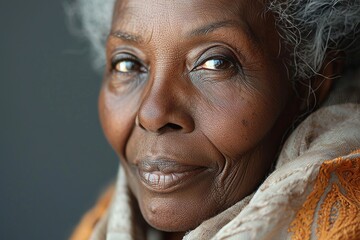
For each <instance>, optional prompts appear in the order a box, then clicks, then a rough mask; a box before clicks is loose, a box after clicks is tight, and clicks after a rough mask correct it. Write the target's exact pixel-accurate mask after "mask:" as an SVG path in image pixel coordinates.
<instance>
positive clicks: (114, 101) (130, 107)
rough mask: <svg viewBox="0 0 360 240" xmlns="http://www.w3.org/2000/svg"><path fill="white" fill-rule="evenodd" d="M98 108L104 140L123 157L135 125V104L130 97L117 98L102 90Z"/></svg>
mask: <svg viewBox="0 0 360 240" xmlns="http://www.w3.org/2000/svg"><path fill="white" fill-rule="evenodd" d="M98 107H99V117H100V122H101V126H102V128H103V131H104V134H105V137H106V139H107V140H108V142H109V143H110V145H111V146H112V148H113V149H114V150H115V152H116V153H117V154H119V155H120V156H121V157H124V154H123V153H124V149H125V145H126V141H127V139H128V136H129V135H130V133H131V130H132V128H133V126H134V123H135V111H134V109H136V106H135V103H134V102H133V101H131V96H127V97H117V96H115V95H114V94H112V93H111V92H109V91H108V90H107V89H102V90H101V92H100V95H99V104H98Z"/></svg>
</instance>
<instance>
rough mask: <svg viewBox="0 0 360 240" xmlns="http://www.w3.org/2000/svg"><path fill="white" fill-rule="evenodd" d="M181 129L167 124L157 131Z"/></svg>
mask: <svg viewBox="0 0 360 240" xmlns="http://www.w3.org/2000/svg"><path fill="white" fill-rule="evenodd" d="M181 129H182V127H181V126H180V125H178V124H175V123H167V124H166V125H165V126H163V127H162V128H160V129H159V131H160V132H161V131H166V130H181Z"/></svg>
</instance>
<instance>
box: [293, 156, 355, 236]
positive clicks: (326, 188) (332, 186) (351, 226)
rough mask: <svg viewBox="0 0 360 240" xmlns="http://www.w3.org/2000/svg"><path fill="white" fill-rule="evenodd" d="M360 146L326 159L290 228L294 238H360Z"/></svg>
mask: <svg viewBox="0 0 360 240" xmlns="http://www.w3.org/2000/svg"><path fill="white" fill-rule="evenodd" d="M359 154H360V150H357V151H355V152H353V153H352V154H350V155H349V156H346V157H341V158H337V159H334V160H330V161H325V162H324V163H323V164H322V165H321V168H320V171H319V175H318V176H317V179H316V183H315V185H314V189H313V191H312V192H311V193H310V195H309V196H308V197H307V200H306V201H305V203H304V204H303V206H302V208H301V209H300V210H299V211H298V212H297V215H296V217H295V219H294V220H293V222H292V223H291V226H290V228H289V231H290V232H292V233H293V235H292V239H293V240H303V239H310V238H311V236H313V237H315V236H316V239H333V240H336V239H339V240H340V239H347V240H355V239H360V156H359Z"/></svg>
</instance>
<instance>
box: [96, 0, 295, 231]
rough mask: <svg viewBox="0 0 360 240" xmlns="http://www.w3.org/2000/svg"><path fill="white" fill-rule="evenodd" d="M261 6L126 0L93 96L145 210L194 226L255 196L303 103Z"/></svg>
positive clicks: (148, 217) (158, 218)
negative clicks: (105, 64) (99, 82)
mask: <svg viewBox="0 0 360 240" xmlns="http://www.w3.org/2000/svg"><path fill="white" fill-rule="evenodd" d="M279 43H280V38H279V35H278V34H277V31H276V28H275V24H274V19H273V17H272V16H271V15H270V14H269V13H267V14H265V13H264V5H263V3H261V2H260V1H252V0H237V1H230V0H226V1H221V0H216V1H215V0H186V1H180V0H171V1H168V0H160V1H158V0H156V1H155V0H122V1H118V2H117V4H116V6H115V12H114V17H113V23H112V28H111V33H110V35H109V38H108V42H107V48H106V51H107V67H106V71H105V75H104V80H103V84H102V88H101V92H100V97H99V114H100V119H101V123H102V126H103V129H104V133H105V135H106V137H107V139H108V141H109V143H110V144H111V146H112V147H113V149H114V150H115V151H116V153H117V154H118V156H119V158H120V160H121V165H122V167H123V168H124V169H125V171H126V174H127V179H128V183H129V188H130V190H131V192H132V193H133V195H134V197H135V199H137V201H138V204H139V209H140V211H141V215H142V216H143V218H144V219H145V221H146V222H147V223H148V224H149V225H151V226H152V227H154V228H156V229H158V230H161V231H165V232H178V233H179V234H178V235H177V236H179V237H181V236H183V232H185V231H188V230H191V229H194V228H196V227H197V226H198V225H199V224H200V223H201V222H203V221H204V220H206V219H208V218H210V217H212V216H214V215H216V214H217V213H219V212H221V211H223V210H225V209H226V208H228V207H230V206H232V205H234V204H235V203H236V202H238V201H240V200H241V199H243V198H244V197H245V196H247V195H249V194H250V193H252V192H253V191H254V190H255V189H256V188H257V187H258V185H259V184H260V183H261V182H262V180H263V179H264V178H265V176H266V174H267V173H268V172H269V169H270V167H271V164H272V163H273V161H274V158H275V157H276V154H277V152H278V150H279V148H280V147H281V146H280V145H281V140H282V138H283V136H284V133H285V132H286V130H287V129H288V127H289V126H290V125H291V123H292V121H293V119H294V118H295V117H296V116H297V115H298V114H299V111H300V107H301V105H302V103H301V101H300V100H299V99H298V98H297V97H296V94H294V92H293V90H292V85H291V81H290V80H289V79H288V76H287V71H286V68H285V66H284V64H283V63H282V59H283V57H284V56H283V55H284V54H285V53H283V52H282V51H281V49H280V44H279Z"/></svg>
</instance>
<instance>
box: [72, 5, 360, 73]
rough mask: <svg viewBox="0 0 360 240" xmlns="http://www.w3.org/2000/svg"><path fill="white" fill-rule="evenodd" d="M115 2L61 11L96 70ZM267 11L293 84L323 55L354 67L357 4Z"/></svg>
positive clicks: (359, 29)
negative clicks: (342, 57)
mask: <svg viewBox="0 0 360 240" xmlns="http://www.w3.org/2000/svg"><path fill="white" fill-rule="evenodd" d="M115 1H116V0H75V2H73V3H72V4H70V5H68V6H67V8H66V10H67V13H68V15H69V16H70V18H71V19H74V16H76V17H77V18H78V19H79V20H80V24H81V25H80V33H81V35H83V36H85V37H86V38H87V39H88V40H89V41H90V44H91V46H92V49H93V50H94V51H93V53H94V59H95V60H94V64H95V66H96V67H100V66H101V65H103V63H104V62H105V51H104V44H105V41H106V38H107V35H108V32H109V29H110V24H111V17H112V11H113V7H114V4H115ZM267 8H268V10H269V11H271V12H273V13H274V15H275V17H276V22H277V27H278V31H279V33H280V35H281V37H282V38H283V42H284V45H286V46H287V48H288V50H289V51H290V52H291V59H288V62H287V64H286V65H287V66H288V68H289V70H290V74H291V77H292V78H293V79H306V78H310V77H311V76H314V75H315V74H317V73H318V72H319V71H320V70H321V67H322V65H323V63H324V60H325V58H326V57H327V54H328V53H329V51H330V52H331V51H344V52H345V54H346V55H347V59H348V64H350V65H357V64H358V62H359V55H360V54H359V48H358V46H359V45H360V34H359V33H360V0H270V1H269V2H268V5H267ZM78 32H79V31H78ZM354 46H355V47H354Z"/></svg>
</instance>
